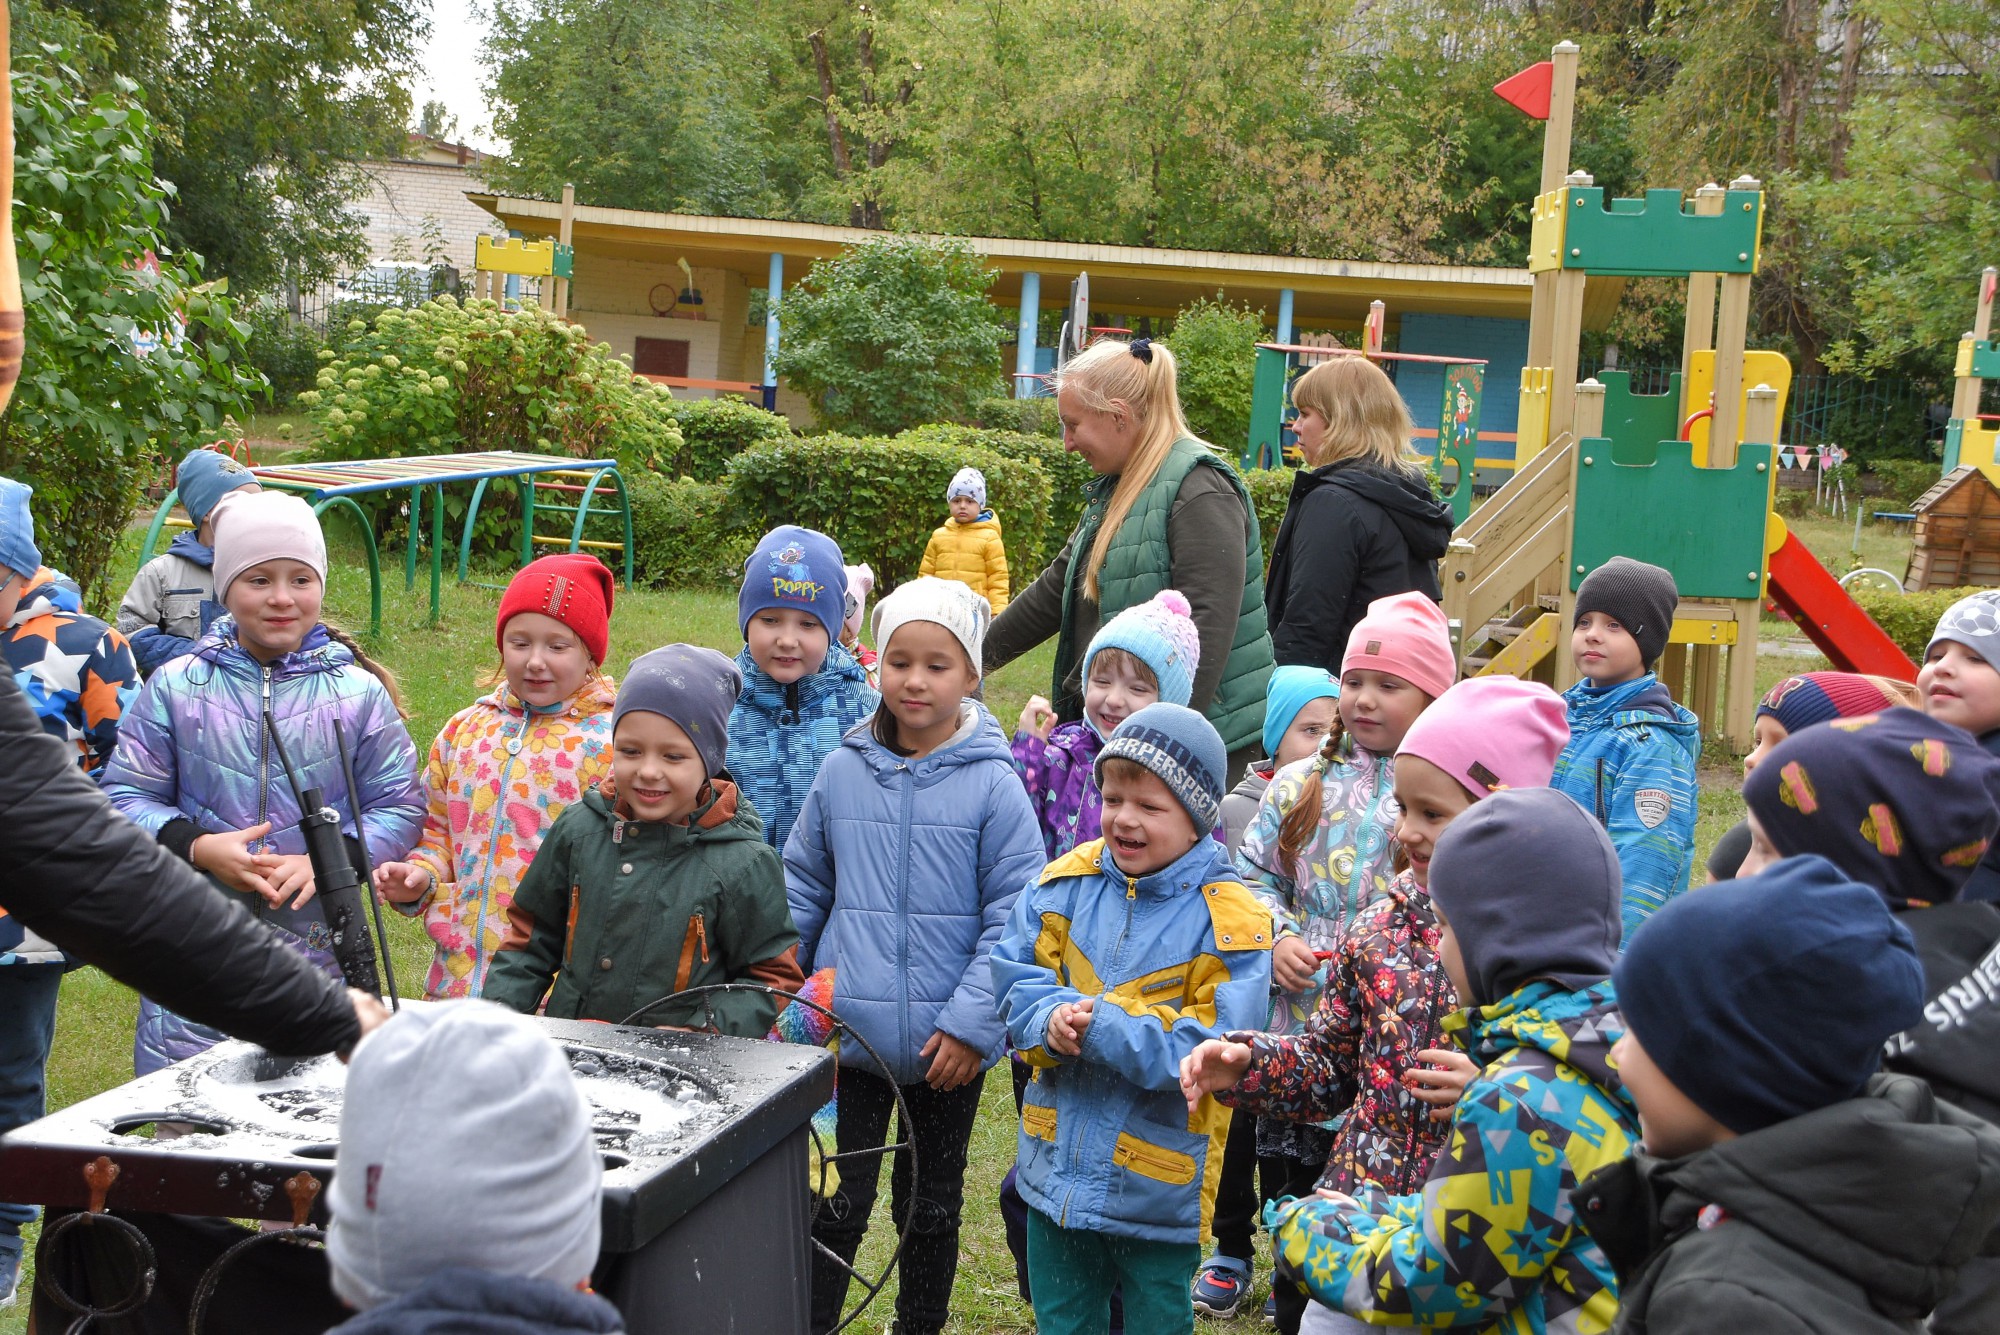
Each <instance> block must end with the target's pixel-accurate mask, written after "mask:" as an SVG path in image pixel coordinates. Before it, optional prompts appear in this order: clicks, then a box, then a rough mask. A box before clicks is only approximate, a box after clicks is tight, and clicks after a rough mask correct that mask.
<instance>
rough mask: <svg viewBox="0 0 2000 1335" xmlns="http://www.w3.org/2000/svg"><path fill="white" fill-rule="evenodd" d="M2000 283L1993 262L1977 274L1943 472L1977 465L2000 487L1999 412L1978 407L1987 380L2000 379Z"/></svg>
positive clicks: (1960, 347) (1946, 437) (1961, 350)
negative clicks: (1997, 291) (1998, 315)
mask: <svg viewBox="0 0 2000 1335" xmlns="http://www.w3.org/2000/svg"><path fill="white" fill-rule="evenodd" d="M1996 285H2000V269H1994V268H1992V267H1991V266H1989V267H1988V268H1987V269H1986V271H1985V272H1984V273H1982V274H1980V275H1979V305H1978V306H1977V307H1976V308H1975V309H1974V313H1973V321H1972V329H1971V330H1970V332H1968V333H1967V334H1966V336H1965V337H1964V338H1962V339H1960V340H1959V341H1958V363H1957V365H1956V366H1954V367H1953V368H1952V373H1953V374H1954V375H1956V376H1957V377H1958V379H1957V383H1956V384H1955V385H1954V386H1953V389H1952V395H1951V422H1950V424H1949V425H1948V426H1946V427H1945V433H1944V472H1945V475H1946V476H1947V477H1949V476H1950V475H1951V474H1952V472H1953V471H1954V470H1956V469H1959V468H1966V467H1971V468H1977V469H1978V470H1979V471H1980V472H1982V473H1984V474H1986V476H1987V477H1989V478H1991V479H1992V480H1993V482H1994V484H1995V485H1996V486H2000V461H1996V459H1995V458H1994V450H1995V447H1996V446H2000V413H1982V412H1980V411H1979V396H1980V393H1981V392H1982V391H1983V390H1984V389H1985V386H1986V382H1987V381H1988V380H2000V343H1995V341H1994V339H1993V296H1994V288H1995V286H1996Z"/></svg>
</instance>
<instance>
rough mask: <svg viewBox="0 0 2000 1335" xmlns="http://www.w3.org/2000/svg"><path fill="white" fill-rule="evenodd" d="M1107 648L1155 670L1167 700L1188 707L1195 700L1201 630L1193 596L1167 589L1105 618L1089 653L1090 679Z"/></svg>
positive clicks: (1085, 675)
mask: <svg viewBox="0 0 2000 1335" xmlns="http://www.w3.org/2000/svg"><path fill="white" fill-rule="evenodd" d="M1106 649H1123V650H1124V651H1125V652H1126V653H1128V654H1130V655H1132V657H1134V658H1136V659H1138V660H1139V661H1140V662H1141V663H1144V664H1145V665H1146V666H1147V667H1148V668H1150V669H1152V673H1153V680H1154V681H1155V682H1157V683H1158V684H1159V687H1160V699H1161V700H1162V701H1164V702H1165V703H1167V704H1170V705H1184V704H1186V703H1187V702H1188V701H1189V700H1191V699H1193V698H1194V674H1195V672H1196V670H1197V669H1199V668H1200V666H1201V631H1200V630H1199V629H1197V628H1196V626H1195V624H1194V614H1193V610H1192V609H1191V608H1189V606H1188V600H1187V599H1186V598H1183V597H1182V596H1181V595H1180V592H1179V591H1178V590H1175V589H1162V590H1160V592H1158V593H1156V594H1154V595H1153V596H1152V597H1151V598H1150V599H1148V600H1147V601H1146V602H1143V603H1140V604H1139V605H1138V606H1137V607H1128V608H1126V609H1125V610H1124V611H1122V612H1120V613H1119V614H1118V615H1117V616H1115V617H1113V618H1111V620H1109V621H1107V622H1105V623H1104V627H1103V629H1101V630H1099V631H1098V632H1097V635H1096V637H1095V638H1094V639H1092V640H1091V642H1090V648H1089V649H1087V650H1085V651H1084V655H1083V679H1084V681H1085V682H1088V681H1089V680H1090V660H1091V659H1093V658H1096V657H1097V656H1098V655H1099V654H1100V653H1102V652H1104V651H1105V650H1106Z"/></svg>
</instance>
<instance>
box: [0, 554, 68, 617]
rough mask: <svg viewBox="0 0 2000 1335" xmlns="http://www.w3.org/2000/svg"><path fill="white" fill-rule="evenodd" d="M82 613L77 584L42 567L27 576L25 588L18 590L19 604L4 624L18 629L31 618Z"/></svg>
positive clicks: (59, 573) (58, 573) (57, 572)
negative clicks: (19, 592) (19, 593)
mask: <svg viewBox="0 0 2000 1335" xmlns="http://www.w3.org/2000/svg"><path fill="white" fill-rule="evenodd" d="M82 610H83V595H82V593H80V592H78V590H77V587H76V582H75V581H74V580H72V579H70V577H69V576H68V575H65V574H63V573H62V572H61V571H57V570H51V569H49V568H48V567H47V566H42V567H41V568H40V569H38V570H36V571H35V573H34V574H33V575H31V576H29V578H28V587H27V588H25V589H23V590H21V601H20V603H19V604H18V605H17V606H16V607H15V608H14V615H13V617H12V619H10V620H9V621H8V622H7V624H8V625H9V626H18V625H20V624H21V623H22V622H23V621H27V620H29V619H31V618H34V617H45V616H49V615H51V614H53V613H62V614H65V615H71V614H74V613H77V612H81V611H82Z"/></svg>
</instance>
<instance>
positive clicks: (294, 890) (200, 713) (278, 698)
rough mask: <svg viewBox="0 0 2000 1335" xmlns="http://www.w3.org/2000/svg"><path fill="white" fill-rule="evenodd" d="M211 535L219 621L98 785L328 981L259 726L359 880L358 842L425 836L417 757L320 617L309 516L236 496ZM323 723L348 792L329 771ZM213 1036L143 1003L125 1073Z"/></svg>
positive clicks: (320, 569)
mask: <svg viewBox="0 0 2000 1335" xmlns="http://www.w3.org/2000/svg"><path fill="white" fill-rule="evenodd" d="M214 523H215V587H216V589H217V591H218V593H219V596H220V597H221V599H222V602H223V605H224V606H225V607H226V608H227V609H228V615H227V616H223V617H218V618H217V619H216V620H215V622H214V624H213V625H211V626H210V627H209V629H208V632H207V633H206V634H204V635H203V636H202V638H201V639H200V641H199V642H197V643H196V645H195V648H194V651H193V652H192V653H190V654H188V655H187V656H185V657H183V658H178V659H175V660H173V661H171V662H169V663H166V664H163V665H162V666H161V667H160V668H159V670H157V671H156V672H154V674H153V675H152V676H151V677H149V678H148V679H147V681H146V684H145V687H144V688H143V689H142V690H141V691H140V693H139V698H138V700H137V701H136V702H135V703H134V704H133V706H132V708H131V709H130V710H129V711H128V712H127V715H126V717H125V719H124V720H123V721H122V723H121V726H120V729H119V738H118V750H117V751H116V752H115V753H114V754H113V756H112V759H111V763H110V765H108V766H107V767H106V769H105V777H104V789H105V792H106V794H107V795H108V796H109V797H110V798H111V801H112V803H113V804H114V805H115V806H117V808H118V809H119V810H120V811H121V812H123V813H124V814H125V815H126V816H128V817H130V818H131V819H132V820H133V821H135V822H137V823H138V824H139V825H140V826H141V827H143V828H144V829H146V830H148V831H150V832H151V833H152V834H153V835H154V837H155V838H157V839H158V840H159V841H160V842H161V843H162V844H164V845H165V846H166V847H167V848H168V849H170V850H171V851H172V852H173V853H175V854H176V855H177V856H179V857H183V858H186V859H187V860H188V862H190V863H192V864H193V865H194V867H195V868H196V869H197V870H199V871H202V872H205V873H206V874H207V875H208V877H209V879H210V880H212V881H214V882H215V883H216V884H217V885H219V886H220V887H222V888H223V889H224V890H228V891H232V892H235V893H237V894H240V895H242V896H244V897H245V899H246V900H247V902H248V904H249V907H250V908H251V909H252V911H253V912H255V913H256V914H257V915H258V916H259V917H261V918H264V919H265V920H266V921H268V922H270V923H271V925H272V926H273V927H274V928H276V929H277V930H278V931H279V932H280V933H281V934H282V935H283V937H284V939H285V940H286V942H287V943H288V944H290V945H292V946H293V947H295V948H296V949H298V950H299V951H300V952H301V953H302V954H304V955H306V956H307V957H308V958H310V959H312V960H314V961H315V962H316V963H319V964H320V965H322V966H323V967H325V968H326V969H328V971H329V972H333V971H334V964H333V951H332V944H333V943H332V936H331V933H330V932H329V930H328V928H327V924H326V915H325V913H324V912H323V911H322V910H321V907H320V905H319V903H318V902H317V901H316V899H315V896H314V889H315V887H314V885H313V874H312V864H311V862H310V861H308V859H307V858H306V855H305V843H304V841H303V839H302V838H301V837H300V834H299V830H298V821H299V812H298V807H297V802H296V801H295V799H294V798H293V796H292V789H291V785H290V784H289V783H287V782H286V780H285V776H284V774H283V772H282V770H281V768H280V767H279V764H278V759H277V756H276V754H275V750H274V748H273V747H272V746H271V741H270V737H269V734H268V733H267V732H266V731H265V728H264V723H263V717H264V713H265V711H266V710H268V711H269V712H270V714H271V716H272V718H273V719H274V720H275V721H276V724H277V728H278V733H279V736H280V737H281V738H283V740H284V747H285V754H286V755H287V756H288V757H289V758H290V760H291V762H292V766H293V768H294V770H295V772H296V773H297V774H298V778H299V784H300V786H301V787H306V788H318V789H320V790H321V792H323V793H324V794H325V797H326V800H327V802H328V803H330V804H331V805H332V807H333V809H334V810H335V811H337V812H339V813H340V820H341V826H342V833H343V834H344V835H346V837H347V843H348V848H349V851H350V854H352V855H353V856H354V857H355V861H356V864H357V870H358V871H365V869H364V868H361V867H360V866H359V863H360V857H359V847H358V844H357V842H356V838H355V836H356V834H357V833H365V834H366V836H367V844H368V852H369V855H370V856H371V857H373V858H374V859H375V860H376V861H378V862H388V861H399V860H401V859H403V858H405V857H407V856H408V855H409V851H410V849H411V848H412V847H414V846H415V845H416V842H417V837H418V835H419V834H420V833H422V830H423V824H424V796H423V789H422V787H421V785H420V784H419V782H418V779H417V753H416V748H415V747H414V746H413V745H411V743H410V734H409V732H408V731H407V730H406V729H405V728H404V727H403V715H402V707H401V704H400V702H399V700H398V699H397V696H396V692H395V681H394V678H393V677H391V676H390V675H389V673H388V671H387V670H386V669H384V668H382V667H380V666H379V665H378V664H376V663H374V662H373V661H372V660H371V659H369V658H368V656H367V655H366V654H364V653H362V652H361V649H360V647H359V646H358V645H356V644H355V643H354V642H353V641H352V640H351V639H349V638H348V637H347V636H345V635H344V634H342V633H341V632H339V631H336V630H334V629H333V628H332V627H330V626H328V625H327V624H326V623H325V622H323V621H321V620H320V616H319V611H320V603H321V601H322V600H323V599H324V597H325V594H326V542H325V539H324V538H323V537H322V536H321V534H320V528H319V520H318V519H317V518H316V517H315V516H314V515H313V512H312V509H311V508H310V507H309V506H308V505H307V504H306V503H305V502H304V501H302V500H300V499H299V498H298V497H296V496H288V495H285V494H283V493H280V492H260V493H237V494H234V495H232V496H230V497H229V498H227V499H226V500H225V501H224V502H223V503H222V504H221V505H219V506H217V507H216V510H215V514H214ZM336 720H338V721H339V723H340V725H341V728H342V730H343V731H344V733H345V735H346V739H347V745H348V748H349V751H350V753H351V754H352V756H353V760H354V781H355V784H356V785H357V786H358V787H359V789H360V791H359V792H357V793H349V792H348V790H347V783H346V780H345V778H344V776H343V774H342V771H341V764H340V751H339V748H338V746H337V745H336V743H335V739H334V734H333V725H334V722H335V721H336ZM357 812H358V813H359V817H360V821H361V830H360V831H357V830H356V829H355V825H354V821H355V816H356V813H357ZM220 1037H221V1035H220V1034H217V1033H216V1032H215V1031H213V1030H210V1029H205V1028H203V1027H201V1026H199V1025H195V1024H193V1023H191V1022H190V1021H187V1020H184V1019H182V1018H181V1017H179V1016H177V1015H175V1014H173V1013H172V1012H170V1011H166V1010H162V1009H161V1008H160V1007H158V1006H156V1005H154V1004H153V1003H152V1002H150V1001H147V1002H142V1003H141V1006H140V1012H139V1032H138V1037H137V1041H136V1043H135V1045H134V1053H133V1064H134V1065H135V1066H136V1067H137V1069H138V1072H139V1074H141V1075H143V1074H145V1073H146V1072H148V1071H152V1070H157V1069H158V1068H160V1067H162V1066H165V1065H168V1064H169V1063H171V1062H176V1061H180V1060H182V1059H183V1058H186V1057H190V1056H192V1055H194V1054H195V1053H197V1052H200V1051H202V1050H203V1049H205V1048H207V1047H209V1046H210V1045H211V1044H213V1043H214V1042H216V1040H217V1039H219V1038H220Z"/></svg>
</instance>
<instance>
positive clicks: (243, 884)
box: [188, 821, 278, 899]
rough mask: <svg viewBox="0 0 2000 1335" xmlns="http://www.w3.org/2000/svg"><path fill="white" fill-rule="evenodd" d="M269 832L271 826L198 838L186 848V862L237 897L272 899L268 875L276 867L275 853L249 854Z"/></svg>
mask: <svg viewBox="0 0 2000 1335" xmlns="http://www.w3.org/2000/svg"><path fill="white" fill-rule="evenodd" d="M270 832H271V822H269V821H265V822H263V823H262V824H260V825H252V826H251V827H250V828H249V829H247V830H224V831H223V832H222V833H220V834H203V835H197V836H196V837H195V841H194V842H193V843H192V844H190V845H188V860H189V861H190V862H192V863H194V865H195V866H196V867H199V868H200V869H201V870H202V871H205V872H207V873H208V874H209V875H210V876H213V877H214V878H215V879H216V880H218V881H220V882H222V883H223V884H224V885H226V886H228V887H229V888H230V889H231V890H234V891H236V892H237V893H238V894H245V895H262V896H263V897H264V898H265V899H269V898H271V895H272V893H273V892H272V889H271V882H270V881H269V880H268V879H267V877H268V875H269V873H270V872H271V871H272V870H273V869H275V868H276V867H277V865H278V856H277V854H275V853H252V852H251V851H250V845H252V844H254V843H256V842H257V841H258V840H259V839H262V838H263V837H264V836H265V835H267V834H269V833H270Z"/></svg>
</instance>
